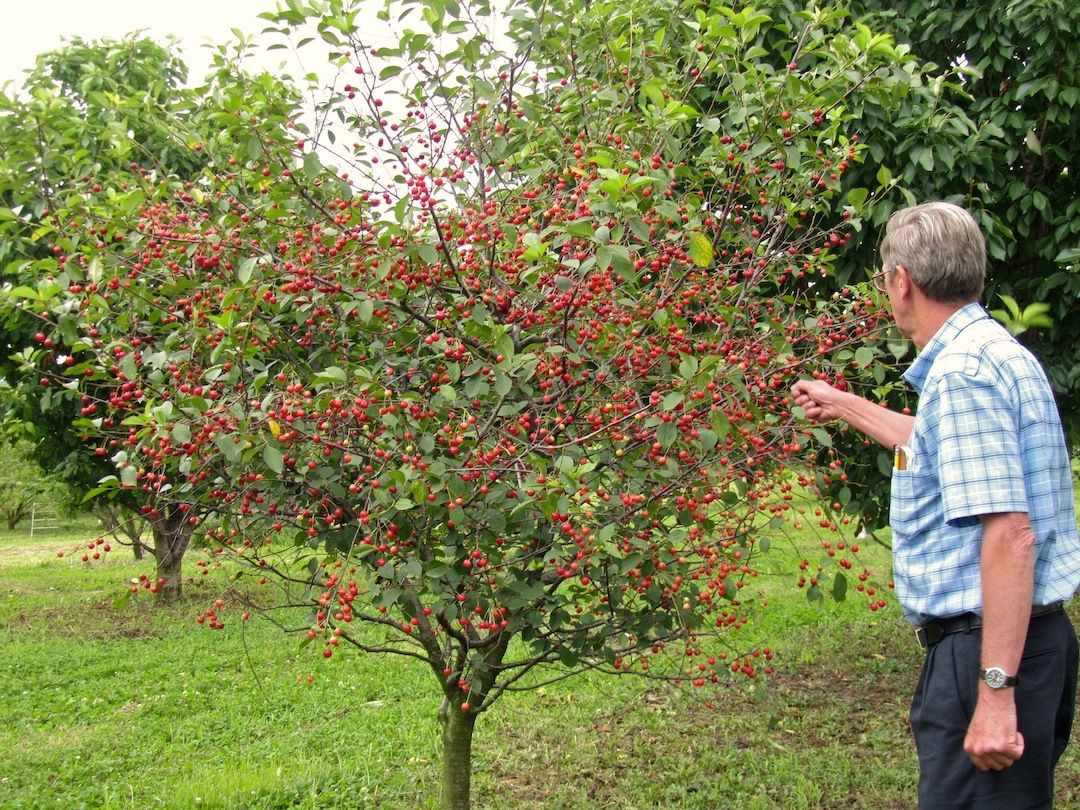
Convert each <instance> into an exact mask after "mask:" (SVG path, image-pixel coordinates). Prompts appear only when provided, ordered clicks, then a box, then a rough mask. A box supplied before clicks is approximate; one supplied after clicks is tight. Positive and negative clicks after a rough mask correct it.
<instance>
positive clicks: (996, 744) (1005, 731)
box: [964, 684, 1024, 771]
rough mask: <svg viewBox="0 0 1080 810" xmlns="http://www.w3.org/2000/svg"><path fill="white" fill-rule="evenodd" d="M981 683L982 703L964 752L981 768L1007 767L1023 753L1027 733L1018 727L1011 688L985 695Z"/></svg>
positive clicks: (975, 716)
mask: <svg viewBox="0 0 1080 810" xmlns="http://www.w3.org/2000/svg"><path fill="white" fill-rule="evenodd" d="M987 691H989V687H987V686H985V685H984V684H980V685H979V702H978V703H977V704H976V705H975V715H974V716H973V717H972V718H971V724H970V725H969V726H968V731H967V737H966V738H965V739H964V751H965V752H966V753H967V755H968V757H970V758H971V761H972V762H973V763H974V765H975V767H976V768H978V769H979V770H980V771H1000V770H1004V769H1005V768H1008V767H1009V766H1010V765H1012V764H1013V763H1014V762H1016V760H1018V759H1020V757H1021V756H1023V754H1024V736H1023V735H1022V734H1021V733H1020V732H1019V731H1018V730H1017V728H1016V701H1015V699H1014V698H1013V695H1012V690H1011V689H1009V690H1004V691H1002V692H1001V693H992V694H986V692H987Z"/></svg>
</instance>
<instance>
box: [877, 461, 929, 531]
mask: <svg viewBox="0 0 1080 810" xmlns="http://www.w3.org/2000/svg"><path fill="white" fill-rule="evenodd" d="M890 494H891V498H890V506H889V525H890V526H892V530H893V536H894V538H896V539H897V540H900V541H901V542H903V541H905V540H908V539H910V538H912V537H917V536H920V535H925V534H926V533H927V532H929V531H931V530H932V529H933V528H934V526H935V525H936V524H938V523H940V520H938V518H937V515H939V514H940V511H941V509H940V500H941V496H940V492H939V488H938V485H937V479H936V478H935V477H934V475H933V474H932V473H931V472H930V471H929V470H928V469H927V465H925V464H918V463H916V464H915V465H913V466H912V467H911V468H909V469H906V470H895V469H894V470H893V473H892V487H891V493H890Z"/></svg>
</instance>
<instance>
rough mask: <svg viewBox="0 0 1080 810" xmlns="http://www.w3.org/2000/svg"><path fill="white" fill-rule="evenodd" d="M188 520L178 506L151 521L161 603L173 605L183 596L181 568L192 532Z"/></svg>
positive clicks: (167, 508) (162, 512)
mask: <svg viewBox="0 0 1080 810" xmlns="http://www.w3.org/2000/svg"><path fill="white" fill-rule="evenodd" d="M187 517H188V516H187V513H185V512H182V511H180V509H178V508H177V507H175V506H168V507H165V508H163V509H162V510H161V514H160V515H157V516H155V517H151V518H150V531H151V532H152V533H153V536H154V560H155V562H156V564H157V579H158V581H157V589H158V591H157V595H158V599H159V600H160V601H162V602H175V601H177V600H178V599H180V597H181V596H183V579H182V574H181V566H182V564H183V562H184V553H185V552H186V551H187V547H188V542H189V541H190V540H191V534H192V531H193V527H192V526H191V525H190V524H189V523H188V520H187Z"/></svg>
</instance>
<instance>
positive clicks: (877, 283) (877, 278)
mask: <svg viewBox="0 0 1080 810" xmlns="http://www.w3.org/2000/svg"><path fill="white" fill-rule="evenodd" d="M888 273H889V271H888V270H885V269H882V270H878V272H876V273H874V275H872V276H871V277H870V283H871V284H873V285H874V289H876V290H877V291H878V292H880V293H883V292H885V282H886V280H887V277H888Z"/></svg>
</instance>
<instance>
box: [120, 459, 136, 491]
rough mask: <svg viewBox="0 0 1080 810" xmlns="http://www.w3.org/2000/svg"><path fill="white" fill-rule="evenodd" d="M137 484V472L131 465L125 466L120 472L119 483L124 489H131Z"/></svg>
mask: <svg viewBox="0 0 1080 810" xmlns="http://www.w3.org/2000/svg"><path fill="white" fill-rule="evenodd" d="M138 482H139V471H138V470H136V469H135V467H134V466H133V465H131V464H126V465H125V466H124V468H123V469H122V470H120V483H121V484H122V485H123V486H125V487H133V486H135V485H136V484H137V483H138Z"/></svg>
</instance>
